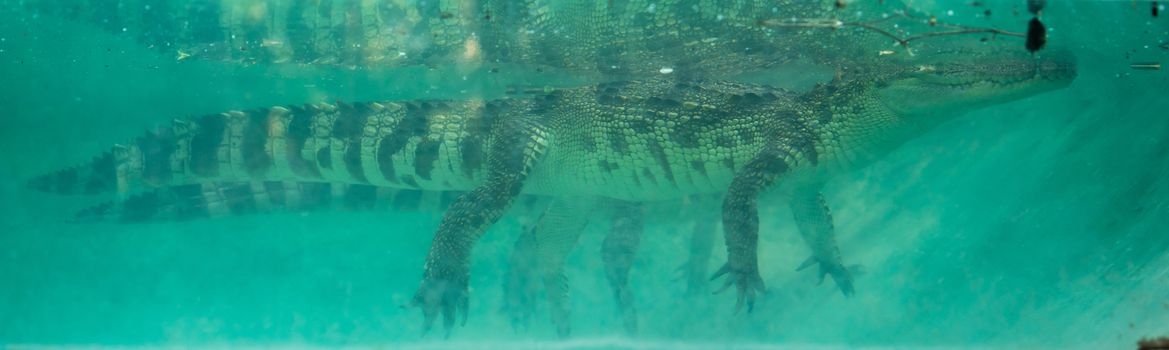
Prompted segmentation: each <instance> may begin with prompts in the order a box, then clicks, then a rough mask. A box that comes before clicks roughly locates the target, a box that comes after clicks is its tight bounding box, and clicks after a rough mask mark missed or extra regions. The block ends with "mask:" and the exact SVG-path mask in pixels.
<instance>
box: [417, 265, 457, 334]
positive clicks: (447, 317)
mask: <svg viewBox="0 0 1169 350" xmlns="http://www.w3.org/2000/svg"><path fill="white" fill-rule="evenodd" d="M410 307H418V308H421V309H422V316H423V317H424V321H423V324H422V334H423V335H426V334H427V333H430V329H431V328H434V321H435V320H437V319H438V314H439V313H442V325H443V330H444V331H445V336H444V337H445V338H450V336H451V330H452V329H453V328H454V326H455V319H456V318H457V316H459V314H462V325H466V324H467V309H468V307H469V300H468V297H467V286H466V285H460V284H458V283H455V282H453V281H450V280H447V279H443V278H433V279H432V278H427V279H425V280H423V281H422V285H421V286H419V287H418V292H417V293H415V294H414V299H413V300H412V301H411V302H410Z"/></svg>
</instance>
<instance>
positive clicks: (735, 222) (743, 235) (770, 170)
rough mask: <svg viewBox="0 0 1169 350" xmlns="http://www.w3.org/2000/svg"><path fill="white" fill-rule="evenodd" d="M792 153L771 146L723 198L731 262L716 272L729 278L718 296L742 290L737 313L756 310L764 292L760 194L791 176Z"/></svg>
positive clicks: (737, 301)
mask: <svg viewBox="0 0 1169 350" xmlns="http://www.w3.org/2000/svg"><path fill="white" fill-rule="evenodd" d="M790 154H791V153H790V152H785V151H782V150H780V149H777V148H774V147H769V148H768V149H765V150H763V151H762V152H760V154H758V155H756V156H755V157H754V158H752V159H751V161H750V162H748V163H747V164H746V165H745V166H744V167H743V168H742V169H741V170H739V172H738V173H737V174H735V178H734V179H733V180H732V181H731V186H730V188H729V189H727V193H726V197H724V199H723V231H724V232H725V234H726V245H727V263H726V265H723V267H722V268H721V269H719V270H718V271H717V272H715V274H714V277H712V278H711V279H715V278H718V277H720V276H722V275H727V280H726V283H724V284H723V286H722V288H719V290H718V291H716V292H715V293H720V292H722V291H724V290H726V289H728V288H730V287H731V286H735V287H736V289H737V290H738V298H737V299H736V302H735V311H736V312H738V310H741V309H742V307H743V304H746V305H747V312H751V310H752V309H754V307H755V293H756V292H759V293H762V292H763V291H764V286H763V278H761V277H760V276H759V257H758V243H759V207H758V198H759V193H760V192H762V191H763V190H764V189H766V188H767V187H768V186H770V185H771V184H772V183H774V182H775V179H776V178H778V177H779V176H780V175H782V174H784V173H787V172H788V170H790V169H791V167H792V165H793V164H794V163H795V158H794V157H792V156H790Z"/></svg>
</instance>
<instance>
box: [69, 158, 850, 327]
mask: <svg viewBox="0 0 1169 350" xmlns="http://www.w3.org/2000/svg"><path fill="white" fill-rule="evenodd" d="M460 194H461V192H457V191H421V190H407V189H397V188H388V187H375V186H370V185H362V184H337V183H314V182H275V181H268V182H234V183H233V182H227V183H220V182H209V183H199V184H192V185H180V186H171V187H162V188H157V189H151V190H147V191H143V192H141V193H137V194H134V195H132V196H129V197H126V198H123V199H121V200H117V201H106V202H102V203H99V204H96V205H92V206H89V207H87V208H84V209H82V210H80V211H78V212H77V213H76V214H75V215H74V217H73V219H72V220H71V221H72V222H75V223H96V222H117V223H122V224H139V223H151V222H171V221H176V222H177V221H188V220H201V219H214V218H223V217H232V216H244V215H254V214H265V213H271V212H277V211H281V210H285V211H294V212H298V213H311V212H316V211H338V210H340V211H384V210H391V211H396V212H412V211H417V212H427V213H441V212H442V211H443V210H445V209H446V208H447V207H448V206H449V205H450V203H451V202H453V201H454V199H456V198H457V197H458V196H459V195H460ZM709 197H710V198H686V199H685V200H683V201H682V202H679V203H675V202H668V203H657V202H655V203H646V204H649V205H647V206H646V208H644V209H643V208H640V206H634V205H632V203H628V202H623V203H613V204H615V205H617V206H615V207H612V208H611V209H610V210H609V211H610V212H611V213H612V215H613V219H614V226H613V230H612V231H611V232H610V234H609V235H608V236H606V238H605V241H604V244H603V249H602V254H603V255H602V259H603V260H604V262H605V266H606V270H605V271H606V276H607V278H608V279H609V280H610V282H611V285H612V287H613V292H614V296H615V299H616V300H617V301H618V313H619V315H621V316H622V317H623V324H624V326H625V328H626V331H627V332H630V333H636V330H637V319H636V310H635V307H634V306H633V302H632V295H631V292H630V290H629V287H628V280H629V278H628V276H629V269H630V268H631V267H632V259H633V258H634V252H635V251H636V247H637V244H636V243H637V242H638V239H639V232H638V231H639V229H638V228H639V226H637V225H628V224H621V223H622V222H632V223H636V222H638V221H636V220H640V217H639V216H637V215H629V213H641V212H642V211H646V212H648V213H647V214H646V216H652V217H662V218H666V217H671V218H691V220H692V221H693V230H692V232H691V239H690V241H691V242H690V243H691V244H690V250H689V256H688V258H687V261H686V263H685V264H684V265H683V267H682V268H679V270H680V271H681V272H683V276H684V277H685V278H686V288H687V293H688V294H690V295H694V294H696V293H698V292H700V291H705V290H706V279H705V278H703V277H702V276H705V274H706V273H707V265H708V261H709V260H710V251H711V249H712V248H713V247H714V245H713V238H714V236H715V232H716V230H715V227H714V226H713V225H712V224H713V220H714V218H713V217H708V216H709V215H707V214H706V213H710V212H712V211H713V210H714V206H713V205H711V202H713V201H714V200H717V197H716V196H709ZM580 203H581V201H573V202H569V203H565V202H563V201H560V202H557V201H555V200H551V199H550V198H546V197H538V196H525V197H524V199H522V200H519V201H517V205H515V206H513V208H512V209H511V214H510V215H512V216H513V217H516V218H517V220H518V221H520V222H521V224H522V225H523V226H527V227H529V228H528V229H525V230H524V231H523V233H522V235H521V236H520V237H519V239H517V241H516V243H515V249H514V250H513V252H512V256H511V257H510V258H509V267H508V270H507V274H506V276H505V284H504V286H503V287H504V289H503V290H504V294H505V295H504V306H503V309H502V311H504V312H505V313H506V314H507V316H509V317H510V318H511V320H512V325H513V328H515V329H517V330H519V329H526V328H527V327H528V324H529V323H530V319H531V317H532V315H533V312H534V304H535V300H536V294H537V293H538V292H539V290H540V289H542V288H544V289H547V292H546V293H545V294H546V297H547V298H548V302H549V305H550V307H549V311H550V312H551V315H550V316H551V317H552V321H553V324H554V325H555V326H556V329H557V333H558V334H559V335H561V336H567V335H568V333H569V332H570V330H571V318H570V315H569V310H568V307H567V304H568V302H567V299H568V294H569V292H568V291H569V289H570V288H569V286H568V283H567V279H566V278H565V277H564V276H565V272H564V268H563V257H564V256H565V255H567V254H568V252H569V251H570V250H571V249H572V248H573V247H574V246H575V241H576V237H577V236H579V233H580V231H581V230H583V228H584V227H583V226H584V224H585V223H586V221H587V220H588V219H589V217H590V216H589V215H588V214H587V213H589V212H593V211H595V210H594V209H596V208H595V207H592V206H587V207H583V208H582V205H581V204H580ZM557 209H561V210H557ZM563 209H568V210H563ZM566 214H567V215H566ZM544 216H551V217H555V218H556V219H557V220H555V221H546V220H545V217H544ZM694 218H698V219H694ZM618 220H623V221H618ZM536 223H541V224H542V225H540V226H536V225H535V224H536ZM630 228H632V229H630ZM537 231H539V232H537ZM550 241H551V242H550ZM827 242H831V238H829V239H828V240H827ZM549 243H555V244H549ZM810 248H813V249H814V248H815V247H810ZM841 272H847V271H843V270H842V271H841ZM834 278H835V279H837V280H839V281H841V282H840V283H841V285H842V286H844V287H843V288H842V291H844V292H845V293H846V295H847V293H850V292H851V285H850V284H849V283H851V282H848V281H849V279H847V276H844V275H836V277H834Z"/></svg>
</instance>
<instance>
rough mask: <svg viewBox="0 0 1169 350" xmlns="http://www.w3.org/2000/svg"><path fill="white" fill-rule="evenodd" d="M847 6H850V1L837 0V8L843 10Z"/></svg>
mask: <svg viewBox="0 0 1169 350" xmlns="http://www.w3.org/2000/svg"><path fill="white" fill-rule="evenodd" d="M845 7H848V3H846V2H844V0H836V9H837V10H843V9H844V8H845Z"/></svg>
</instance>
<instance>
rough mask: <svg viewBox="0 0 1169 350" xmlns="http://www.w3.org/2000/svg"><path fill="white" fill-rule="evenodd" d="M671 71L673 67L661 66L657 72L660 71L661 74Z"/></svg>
mask: <svg viewBox="0 0 1169 350" xmlns="http://www.w3.org/2000/svg"><path fill="white" fill-rule="evenodd" d="M673 72H674V69H673V68H670V67H662V69H659V70H658V73H662V74H670V73H673Z"/></svg>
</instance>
